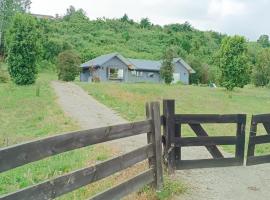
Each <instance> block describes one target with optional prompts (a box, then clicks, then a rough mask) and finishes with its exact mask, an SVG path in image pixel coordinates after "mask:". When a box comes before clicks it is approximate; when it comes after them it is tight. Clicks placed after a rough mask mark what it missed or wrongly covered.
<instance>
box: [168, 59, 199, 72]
mask: <svg viewBox="0 0 270 200" xmlns="http://www.w3.org/2000/svg"><path fill="white" fill-rule="evenodd" d="M173 62H174V63H177V62H180V63H181V64H182V65H183V66H184V67H185V68H186V69H187V70H188V71H189V73H191V74H194V73H196V72H195V70H194V69H192V67H191V66H190V65H189V64H187V63H186V62H185V61H184V60H183V59H182V58H174V59H173Z"/></svg>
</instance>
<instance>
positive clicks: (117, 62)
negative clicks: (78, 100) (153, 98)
mask: <svg viewBox="0 0 270 200" xmlns="http://www.w3.org/2000/svg"><path fill="white" fill-rule="evenodd" d="M85 67H86V66H85ZM108 68H117V69H123V79H121V80H114V79H109V77H108ZM137 72H141V73H142V74H141V76H137V75H134V74H132V70H130V69H129V68H128V66H127V64H126V63H125V62H124V61H122V60H121V59H119V58H118V57H117V56H114V57H112V58H111V59H109V60H108V61H107V62H105V63H103V64H101V66H100V67H99V68H98V69H97V70H95V71H93V72H90V71H89V68H84V69H82V72H81V75H80V80H81V81H84V82H91V80H92V78H93V77H98V78H99V79H100V81H102V82H106V81H116V82H130V83H138V82H147V83H162V82H163V80H162V79H161V77H160V72H159V71H150V70H140V69H137ZM150 73H151V74H152V75H153V76H149V74H150ZM174 73H178V74H179V75H180V76H179V75H176V76H175V77H179V80H175V82H176V83H177V82H178V81H181V82H182V83H184V84H189V76H190V73H189V71H188V69H187V68H186V67H185V66H184V65H183V64H182V63H181V62H180V61H177V62H176V63H174Z"/></svg>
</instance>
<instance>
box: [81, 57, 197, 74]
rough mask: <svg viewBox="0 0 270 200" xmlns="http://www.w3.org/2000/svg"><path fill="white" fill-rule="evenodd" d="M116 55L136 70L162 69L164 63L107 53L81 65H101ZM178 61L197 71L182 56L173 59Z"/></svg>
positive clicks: (192, 71) (174, 61) (83, 66)
mask: <svg viewBox="0 0 270 200" xmlns="http://www.w3.org/2000/svg"><path fill="white" fill-rule="evenodd" d="M114 57H117V58H119V59H120V60H121V61H122V62H124V63H125V64H126V65H127V66H128V67H129V68H130V69H135V70H147V71H160V68H161V65H162V61H160V60H159V61H156V60H143V59H133V58H125V57H123V56H122V55H121V54H119V53H110V54H106V55H102V56H99V57H97V58H94V59H92V60H90V61H88V62H85V63H83V64H82V65H81V67H82V68H86V67H96V66H101V65H103V64H104V63H106V62H107V61H109V60H110V59H112V58H114ZM177 62H180V63H181V64H182V65H183V66H184V67H185V68H186V69H187V70H188V71H189V72H190V73H195V71H194V70H193V69H192V68H191V67H190V66H189V65H188V64H187V63H186V62H185V61H184V60H183V59H182V58H174V59H173V63H177Z"/></svg>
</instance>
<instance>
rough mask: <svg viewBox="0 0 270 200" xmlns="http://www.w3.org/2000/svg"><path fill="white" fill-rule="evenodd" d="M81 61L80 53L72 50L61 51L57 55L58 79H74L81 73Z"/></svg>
mask: <svg viewBox="0 0 270 200" xmlns="http://www.w3.org/2000/svg"><path fill="white" fill-rule="evenodd" d="M80 62H81V61H80V57H79V55H78V54H77V53H76V52H74V51H72V50H67V51H64V52H62V53H60V54H59V55H58V57H57V72H58V79H59V80H62V81H74V80H75V78H76V76H77V75H78V73H79V65H80Z"/></svg>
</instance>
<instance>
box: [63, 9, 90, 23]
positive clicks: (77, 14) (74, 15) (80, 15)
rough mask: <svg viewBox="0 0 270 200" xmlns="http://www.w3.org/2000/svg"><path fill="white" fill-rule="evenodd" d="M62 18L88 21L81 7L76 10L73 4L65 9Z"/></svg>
mask: <svg viewBox="0 0 270 200" xmlns="http://www.w3.org/2000/svg"><path fill="white" fill-rule="evenodd" d="M64 20H66V21H71V20H73V21H75V22H80V21H85V20H86V21H88V17H87V16H86V13H85V11H84V10H83V9H79V10H76V8H75V7H74V6H70V7H69V8H68V9H67V12H66V14H65V16H64Z"/></svg>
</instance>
